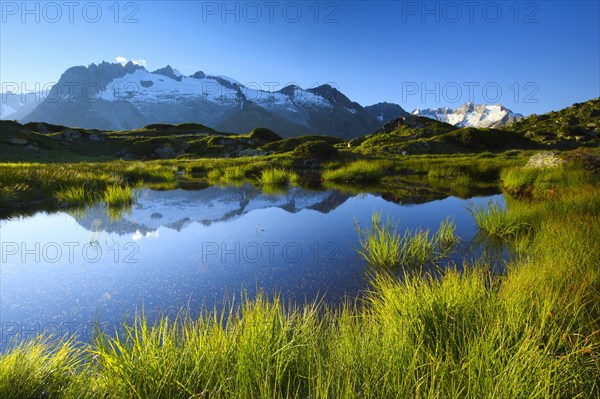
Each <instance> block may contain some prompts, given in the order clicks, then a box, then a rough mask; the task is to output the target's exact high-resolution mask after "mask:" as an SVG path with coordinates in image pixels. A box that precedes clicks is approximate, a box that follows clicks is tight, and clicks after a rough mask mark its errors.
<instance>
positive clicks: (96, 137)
mask: <svg viewBox="0 0 600 399" xmlns="http://www.w3.org/2000/svg"><path fill="white" fill-rule="evenodd" d="M90 140H91V141H98V142H100V141H104V137H102V136H101V135H99V134H95V133H92V134H90Z"/></svg>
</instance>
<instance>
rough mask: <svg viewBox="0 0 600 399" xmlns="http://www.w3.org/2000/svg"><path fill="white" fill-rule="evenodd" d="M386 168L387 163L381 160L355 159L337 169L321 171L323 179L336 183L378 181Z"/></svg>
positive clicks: (372, 182) (373, 182) (371, 182)
mask: <svg viewBox="0 0 600 399" xmlns="http://www.w3.org/2000/svg"><path fill="white" fill-rule="evenodd" d="M386 168H387V163H385V162H381V161H366V160H361V161H355V162H352V163H350V164H347V165H344V166H342V167H340V168H338V169H329V170H326V171H325V172H323V175H322V177H323V180H325V181H333V182H336V183H368V184H376V183H378V182H379V181H380V180H381V178H382V177H383V175H384V174H385V170H386Z"/></svg>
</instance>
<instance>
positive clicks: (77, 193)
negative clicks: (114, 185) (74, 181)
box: [54, 186, 91, 206]
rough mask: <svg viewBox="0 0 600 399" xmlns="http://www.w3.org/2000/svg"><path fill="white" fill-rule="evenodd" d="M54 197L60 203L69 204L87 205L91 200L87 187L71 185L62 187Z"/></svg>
mask: <svg viewBox="0 0 600 399" xmlns="http://www.w3.org/2000/svg"><path fill="white" fill-rule="evenodd" d="M54 197H55V198H56V200H57V201H59V202H60V203H62V204H65V205H68V206H73V205H85V204H88V203H90V202H91V196H90V194H89V193H88V192H87V191H86V189H85V187H76V186H71V187H67V188H64V189H60V190H59V191H57V192H56V193H55V194H54Z"/></svg>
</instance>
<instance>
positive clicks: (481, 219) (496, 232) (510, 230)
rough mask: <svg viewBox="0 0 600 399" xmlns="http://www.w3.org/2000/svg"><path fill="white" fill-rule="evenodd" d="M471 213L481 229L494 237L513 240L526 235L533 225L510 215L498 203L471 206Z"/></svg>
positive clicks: (491, 202) (469, 209)
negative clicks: (520, 235)
mask: <svg viewBox="0 0 600 399" xmlns="http://www.w3.org/2000/svg"><path fill="white" fill-rule="evenodd" d="M468 211H469V213H470V214H471V215H472V216H473V218H475V221H476V222H477V225H478V226H479V229H480V230H482V231H485V232H486V233H487V234H489V235H490V236H492V237H497V238H502V239H512V238H515V237H517V236H518V235H519V234H525V233H527V232H528V230H530V228H531V225H530V224H529V223H527V222H524V221H521V220H520V218H518V215H516V214H513V213H510V212H509V211H508V209H506V208H504V207H503V206H501V205H500V204H499V203H498V202H493V201H490V202H488V204H487V206H485V205H481V206H478V205H475V204H471V206H470V207H469V208H468Z"/></svg>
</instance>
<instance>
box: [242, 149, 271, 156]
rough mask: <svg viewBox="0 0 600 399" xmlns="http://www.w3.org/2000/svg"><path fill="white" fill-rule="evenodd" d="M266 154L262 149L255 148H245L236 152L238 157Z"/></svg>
mask: <svg viewBox="0 0 600 399" xmlns="http://www.w3.org/2000/svg"><path fill="white" fill-rule="evenodd" d="M263 155H266V153H265V152H264V151H260V150H257V149H256V148H247V149H245V150H241V151H239V152H238V156H240V157H258V156H263Z"/></svg>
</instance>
